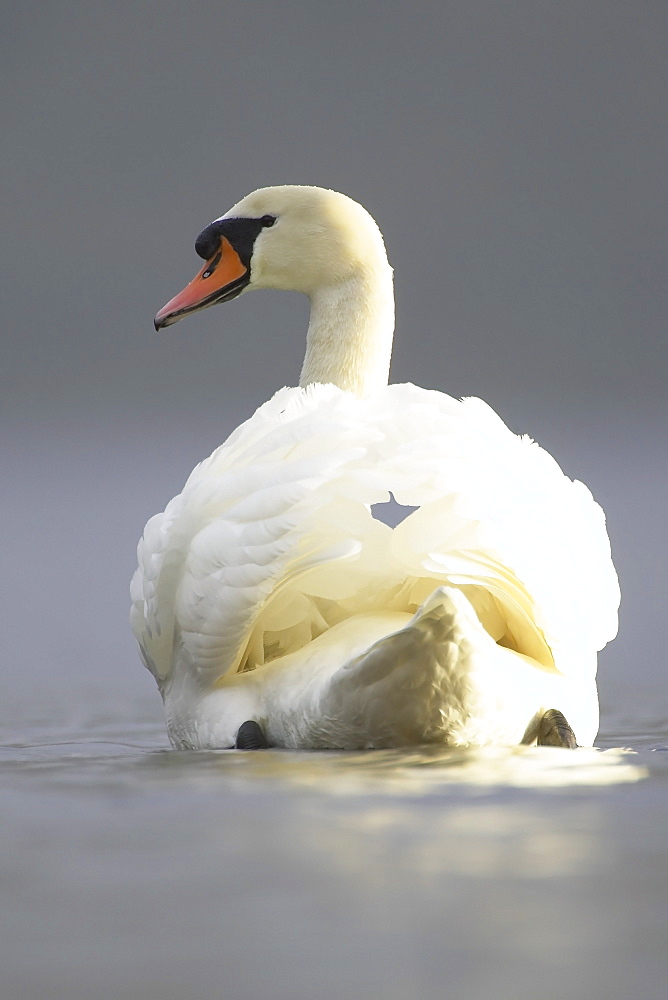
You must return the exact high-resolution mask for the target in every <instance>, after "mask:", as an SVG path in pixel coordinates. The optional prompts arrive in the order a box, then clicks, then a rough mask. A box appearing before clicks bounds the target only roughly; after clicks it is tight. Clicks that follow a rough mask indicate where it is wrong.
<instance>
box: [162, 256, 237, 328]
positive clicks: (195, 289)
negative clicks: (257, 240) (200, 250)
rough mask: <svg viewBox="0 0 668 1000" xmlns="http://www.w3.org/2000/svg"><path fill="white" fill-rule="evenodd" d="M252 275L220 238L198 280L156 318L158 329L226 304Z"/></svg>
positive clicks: (166, 306)
mask: <svg viewBox="0 0 668 1000" xmlns="http://www.w3.org/2000/svg"><path fill="white" fill-rule="evenodd" d="M249 280H250V273H249V270H248V268H247V267H245V266H244V264H243V263H242V262H241V259H240V257H239V254H238V253H237V252H236V250H235V249H234V247H233V246H232V244H231V243H230V241H229V240H228V239H227V238H226V237H225V236H221V238H220V245H219V248H218V250H217V251H216V253H215V254H214V255H213V257H211V258H210V260H208V261H207V262H206V264H205V265H204V267H203V268H202V270H201V271H200V272H199V274H197V275H196V277H194V278H193V280H192V281H191V282H190V284H188V285H186V287H185V288H184V289H183V291H182V292H179V294H178V295H175V296H174V298H173V299H170V300H169V302H168V303H167V305H164V306H163V307H162V309H161V310H160V312H159V313H158V314H157V315H156V317H155V321H154V322H155V328H156V330H160V329H162V327H164V326H171V325H172V323H178V321H179V320H180V319H183V317H184V316H188V315H189V314H190V313H193V312H198V311H199V310H200V309H208V307H209V306H214V305H216V303H218V302H227V301H228V300H229V299H233V298H235V296H237V295H239V294H240V293H241V292H242V291H243V290H244V288H245V286H246V285H247V284H248V281H249Z"/></svg>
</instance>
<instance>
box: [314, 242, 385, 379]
mask: <svg viewBox="0 0 668 1000" xmlns="http://www.w3.org/2000/svg"><path fill="white" fill-rule="evenodd" d="M393 335H394V291H393V287H392V268H391V267H390V265H389V264H387V263H386V262H385V261H383V262H382V263H380V262H378V263H377V264H376V265H375V266H374V267H372V268H368V269H365V270H364V271H361V270H360V271H359V272H357V273H356V274H355V275H354V276H353V277H351V278H348V279H346V280H345V281H341V282H339V283H337V284H334V285H328V286H326V287H321V288H318V289H316V291H315V292H313V293H312V295H311V318H310V321H309V327H308V333H307V335H306V355H305V357H304V365H303V367H302V372H301V377H300V379H299V384H300V385H301V386H306V385H310V384H311V383H312V382H333V383H334V385H338V386H339V388H340V389H347V390H348V391H349V392H354V393H355V394H356V395H358V396H366V395H368V394H369V393H370V392H373V391H374V390H375V389H380V388H382V386H384V385H387V380H388V376H389V370H390V357H391V355H392V337H393Z"/></svg>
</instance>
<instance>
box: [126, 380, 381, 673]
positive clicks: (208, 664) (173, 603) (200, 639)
mask: <svg viewBox="0 0 668 1000" xmlns="http://www.w3.org/2000/svg"><path fill="white" fill-rule="evenodd" d="M358 408H359V401H358V400H356V399H355V397H352V396H351V395H350V394H348V393H341V392H340V391H339V390H336V389H334V388H333V387H331V386H314V387H310V388H309V389H308V390H301V389H292V390H282V391H281V392H280V393H278V394H277V395H276V396H275V397H274V398H273V399H272V400H270V402H269V403H268V404H266V405H265V406H264V407H261V408H260V410H258V411H257V412H256V414H255V415H254V416H253V417H252V418H251V419H250V420H249V421H247V422H246V424H244V425H242V427H241V428H239V429H238V430H237V431H236V432H235V433H234V434H233V435H232V437H231V438H230V439H229V441H228V442H226V443H225V444H224V445H223V446H221V448H219V449H218V450H217V451H216V452H214V453H213V455H212V456H211V457H210V458H209V459H207V460H206V461H204V462H203V463H201V464H200V465H199V466H198V467H197V469H196V470H195V471H194V472H193V474H192V475H191V477H190V479H189V480H188V483H187V484H186V487H185V489H184V491H183V493H182V494H180V495H179V496H178V497H176V498H175V499H174V500H172V501H171V503H170V504H169V505H168V506H167V508H166V510H165V512H164V513H163V514H159V515H157V516H156V517H154V518H152V519H151V521H149V523H148V524H147V526H146V530H145V534H144V538H143V539H142V541H141V542H140V545H139V550H138V555H139V569H138V570H137V573H136V574H135V577H134V580H133V585H132V598H133V611H132V623H133V627H134V629H135V634H136V635H137V639H138V641H139V644H140V648H141V651H142V655H143V658H144V662H145V663H146V665H147V667H148V668H149V669H150V670H151V671H152V672H153V673H154V674H155V676H156V678H158V679H159V680H161V681H164V680H165V679H166V678H167V677H168V676H169V675H170V674H171V673H172V670H173V669H174V665H175V663H176V662H178V661H179V660H180V659H181V660H183V667H184V669H187V670H192V671H196V672H197V674H198V676H199V678H200V681H201V683H202V684H203V685H206V684H211V683H214V682H215V681H216V680H217V679H218V678H220V677H221V676H222V675H223V674H224V673H226V672H227V671H229V670H235V669H239V668H240V667H242V668H243V665H244V663H243V658H244V655H245V653H246V652H247V649H248V645H249V643H250V642H251V641H252V632H253V628H254V625H255V623H256V619H257V617H258V615H259V614H260V612H261V611H265V612H266V614H267V628H268V630H269V631H271V628H272V626H274V625H275V624H276V618H277V615H276V609H277V607H280V608H282V616H279V617H281V623H282V626H283V628H282V630H285V628H289V627H290V626H289V625H286V624H285V622H286V621H287V622H289V620H290V615H292V616H293V617H296V618H299V615H297V614H296V608H297V607H299V606H301V607H302V611H303V606H304V597H303V595H302V594H301V593H294V594H293V593H291V592H290V591H291V586H292V584H293V583H294V582H295V581H296V580H298V579H300V578H303V577H304V576H306V575H308V574H309V573H313V572H314V571H317V570H318V569H319V568H322V567H325V568H326V573H325V577H326V579H324V580H323V579H322V574H321V575H320V579H319V582H318V580H317V579H316V578H317V572H315V573H314V584H313V587H314V590H315V591H317V592H319V593H321V594H322V596H327V594H328V593H329V592H332V593H333V592H335V591H336V590H337V588H338V589H339V590H340V589H341V587H342V585H343V589H344V591H345V589H346V584H345V580H344V578H342V577H341V575H340V574H339V575H337V573H336V566H337V564H338V563H339V562H340V561H341V560H355V559H356V558H358V557H359V556H360V553H361V552H362V551H364V552H365V553H366V552H367V551H368V550H369V546H370V543H369V538H368V536H369V535H370V534H374V535H376V534H378V533H383V532H388V531H389V529H386V528H385V526H383V525H379V524H378V523H377V522H374V521H373V520H372V519H371V518H370V517H369V516H368V512H367V511H366V508H365V507H364V504H363V501H362V499H360V491H362V492H363V494H364V497H363V499H368V501H369V502H371V503H373V502H377V501H381V500H385V499H387V493H386V492H384V491H383V490H382V489H380V488H379V487H377V486H376V485H374V483H373V482H372V479H373V476H372V475H371V474H370V473H369V472H365V473H364V474H363V475H360V476H358V477H357V481H354V480H353V478H351V476H350V474H349V471H348V470H349V469H350V468H354V467H359V468H361V469H366V468H367V464H368V462H367V460H368V452H369V448H370V446H371V444H372V443H373V442H374V440H375V439H376V438H377V437H378V432H377V430H375V429H374V428H373V427H372V426H369V427H367V428H364V427H363V426H362V425H361V424H360V420H359V414H358ZM371 547H372V548H374V546H373V545H372V546H371ZM375 548H377V546H375ZM347 596H350V594H348V595H347ZM272 602H273V604H272ZM281 602H282V603H281ZM300 602H301V605H300ZM309 614H313V615H314V616H316V617H317V616H318V612H317V610H316V609H314V608H311V609H310V610H309ZM302 618H303V614H302ZM306 625H307V626H308V622H307V623H306ZM293 627H294V628H295V629H303V627H304V621H303V620H299V621H295V622H294V626H293ZM279 631H280V630H279ZM310 637H311V636H310V635H309V636H308V637H307V638H310ZM288 639H289V637H288ZM288 645H289V642H288Z"/></svg>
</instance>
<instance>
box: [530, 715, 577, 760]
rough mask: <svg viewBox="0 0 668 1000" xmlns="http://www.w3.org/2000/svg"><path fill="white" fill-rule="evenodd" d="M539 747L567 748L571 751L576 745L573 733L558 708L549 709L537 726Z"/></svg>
mask: <svg viewBox="0 0 668 1000" xmlns="http://www.w3.org/2000/svg"><path fill="white" fill-rule="evenodd" d="M537 745H538V746H539V747H568V749H569V750H573V749H574V748H575V747H576V746H577V745H578V744H577V740H576V739H575V733H574V732H573V730H572V729H571V727H570V726H569V724H568V722H567V721H566V717H565V715H564V714H563V713H562V712H560V711H559V709H558V708H549V709H548V710H547V712H545V713H544V714H543V717H542V719H541V720H540V722H539V724H538V739H537Z"/></svg>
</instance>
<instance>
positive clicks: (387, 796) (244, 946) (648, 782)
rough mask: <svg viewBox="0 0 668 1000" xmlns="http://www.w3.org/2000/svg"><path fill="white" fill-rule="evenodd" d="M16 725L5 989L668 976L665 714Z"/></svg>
mask: <svg viewBox="0 0 668 1000" xmlns="http://www.w3.org/2000/svg"><path fill="white" fill-rule="evenodd" d="M626 735H629V734H626ZM1 737H2V738H1V743H2V749H1V751H0V781H1V794H2V800H3V803H4V809H3V813H4V816H3V822H2V826H1V827H0V841H1V844H2V857H3V859H4V865H3V876H2V884H3V890H4V899H5V901H6V904H5V906H4V907H3V912H2V918H1V923H2V926H1V927H0V970H1V971H0V981H1V982H2V984H3V992H2V995H3V996H7V997H8V998H9V997H11V998H24V997H25V998H31V1000H40V998H45V1000H46V998H48V1000H98V998H99V1000H102V998H104V1000H107V998H108V1000H126V998H127V1000H129V998H137V997H142V998H143V1000H153V998H156V1000H157V998H160V1000H185V998H188V1000H204V998H211V997H223V998H225V1000H257V998H261V997H271V998H272V1000H294V998H295V997H300V998H301V997H305V998H306V997H309V998H310V997H318V998H324V1000H329V998H332V1000H333V998H335V997H336V998H339V997H341V996H351V997H352V996H354V997H361V998H369V1000H372V998H373V1000H375V998H383V1000H395V998H396V1000H406V998H420V1000H421V998H423V997H424V998H427V997H433V996H438V995H448V996H451V997H465V998H467V1000H478V998H481V1000H482V998H488V997H490V998H494V1000H505V998H508V1000H510V998H513V1000H524V998H527V1000H529V998H531V1000H535V997H536V995H542V996H545V997H552V996H562V995H563V996H567V997H587V998H588V1000H595V998H599V997H600V998H606V1000H615V998H619V1000H628V998H631V997H642V998H643V1000H649V998H654V997H656V998H657V1000H658V998H659V997H662V998H663V997H664V996H665V975H666V972H667V971H668V969H667V966H666V956H665V941H666V917H667V916H668V914H667V912H666V910H667V907H666V898H667V890H668V865H667V864H666V862H667V861H668V850H667V849H666V846H667V845H666V839H667V838H666V829H667V826H668V824H667V821H668V815H667V813H668V808H667V807H668V752H667V750H668V733H666V732H663V733H661V732H656V733H653V734H647V733H645V734H644V735H640V734H636V736H635V740H634V741H632V742H633V750H623V749H619V746H620V743H622V744H626V745H628V743H629V741H628V740H626V739H623V740H620V739H619V734H615V733H609V734H605V733H604V734H603V736H602V738H601V740H600V745H601V747H602V749H598V750H578V751H566V750H553V749H548V748H542V749H528V748H518V749H516V750H510V751H507V750H489V751H477V752H473V751H461V750H458V751H455V750H450V751H448V750H444V749H433V748H428V749H420V750H409V751H377V752H366V753H341V752H331V753H323V752H317V753H293V752H287V751H277V750H271V751H264V752H255V753H252V752H251V753H243V752H238V751H220V752H199V753H184V752H176V751H172V750H170V749H169V748H168V746H167V743H166V738H165V731H164V726H163V724H162V722H161V720H160V719H159V718H157V717H155V716H153V715H151V714H150V713H145V715H144V717H143V718H142V712H141V711H140V710H138V711H136V712H135V717H134V718H133V719H132V721H131V722H128V723H125V724H121V725H119V721H118V718H116V717H105V716H104V715H103V714H101V713H100V712H99V711H98V712H97V714H95V713H93V712H90V713H89V716H88V718H87V719H80V720H79V722H78V724H77V725H76V726H75V725H73V724H72V723H70V724H68V725H54V724H53V723H48V722H46V721H44V719H42V720H37V721H36V722H35V723H34V724H31V725H26V724H25V723H21V725H19V726H16V725H13V724H12V723H11V722H7V723H6V724H5V725H4V727H3V729H2V733H1Z"/></svg>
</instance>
